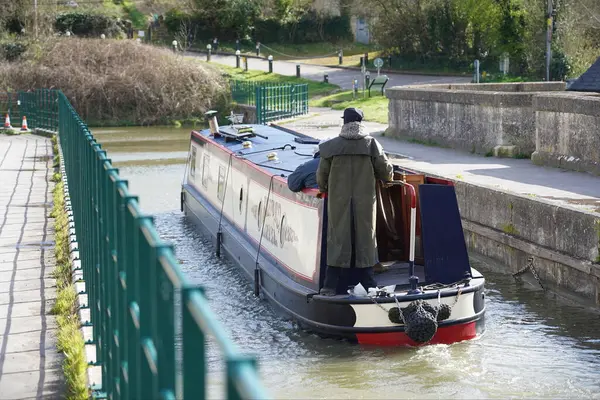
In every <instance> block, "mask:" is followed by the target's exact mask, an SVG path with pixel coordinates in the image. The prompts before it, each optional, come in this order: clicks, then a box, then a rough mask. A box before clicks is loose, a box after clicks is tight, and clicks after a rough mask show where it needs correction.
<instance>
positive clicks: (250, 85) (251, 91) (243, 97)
mask: <svg viewBox="0 0 600 400" xmlns="http://www.w3.org/2000/svg"><path fill="white" fill-rule="evenodd" d="M265 84H268V82H254V81H237V80H231V81H229V87H230V88H231V97H232V99H233V101H235V102H236V103H238V104H247V105H250V106H254V105H256V88H257V87H258V86H260V85H265Z"/></svg>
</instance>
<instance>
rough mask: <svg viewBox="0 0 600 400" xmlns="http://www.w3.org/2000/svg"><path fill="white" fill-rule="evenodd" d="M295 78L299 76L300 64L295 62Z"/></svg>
mask: <svg viewBox="0 0 600 400" xmlns="http://www.w3.org/2000/svg"><path fill="white" fill-rule="evenodd" d="M296 78H300V64H296Z"/></svg>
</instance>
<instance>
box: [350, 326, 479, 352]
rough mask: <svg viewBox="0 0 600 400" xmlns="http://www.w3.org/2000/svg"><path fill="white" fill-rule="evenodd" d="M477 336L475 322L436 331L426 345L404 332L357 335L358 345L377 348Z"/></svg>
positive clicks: (448, 341)
mask: <svg viewBox="0 0 600 400" xmlns="http://www.w3.org/2000/svg"><path fill="white" fill-rule="evenodd" d="M475 336H477V331H476V329H475V321H473V322H468V323H466V324H460V325H451V326H444V327H441V328H439V329H438V331H437V332H436V334H435V336H434V337H433V339H431V341H429V342H427V343H424V344H423V343H416V342H414V341H412V340H411V339H410V338H409V337H408V336H407V335H406V333H404V332H386V333H357V334H356V338H357V339H358V343H360V344H375V345H379V346H423V345H430V344H451V343H456V342H460V341H463V340H469V339H473V338H474V337H475Z"/></svg>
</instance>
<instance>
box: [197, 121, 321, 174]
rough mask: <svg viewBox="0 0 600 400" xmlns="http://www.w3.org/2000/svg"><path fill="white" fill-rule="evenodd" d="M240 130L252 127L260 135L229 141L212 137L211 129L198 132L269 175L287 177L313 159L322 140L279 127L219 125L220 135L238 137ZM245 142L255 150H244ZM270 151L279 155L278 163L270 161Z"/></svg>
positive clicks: (224, 138) (222, 137)
mask: <svg viewBox="0 0 600 400" xmlns="http://www.w3.org/2000/svg"><path fill="white" fill-rule="evenodd" d="M241 127H251V128H252V129H253V131H254V133H256V134H258V135H260V136H254V137H251V138H241V139H239V140H236V139H234V140H228V139H227V138H226V137H225V136H220V137H211V136H210V130H209V129H205V130H202V131H200V132H199V133H200V134H201V135H203V136H206V137H210V139H211V140H213V141H214V142H216V143H217V144H219V145H220V146H223V147H225V148H227V149H228V150H230V151H232V152H233V153H235V154H236V155H237V156H239V157H243V158H244V159H246V160H248V161H250V162H252V163H254V164H256V165H258V166H259V167H261V168H263V169H265V170H266V171H268V172H269V173H271V174H274V175H284V176H286V177H287V176H288V175H290V174H291V173H292V172H294V170H295V169H296V168H297V167H298V166H299V165H301V164H303V163H305V162H307V161H310V160H312V159H313V158H314V156H313V150H314V148H315V146H317V145H318V143H319V139H315V138H312V137H310V136H306V135H302V134H301V133H298V132H294V131H292V130H288V129H285V128H283V127H279V126H276V125H275V126H270V125H255V124H244V125H226V126H220V127H219V132H221V133H224V134H234V135H235V134H236V133H237V131H236V129H238V128H241ZM261 136H262V137H261ZM246 140H247V141H249V142H251V143H252V147H251V148H249V149H245V148H244V146H243V144H242V143H243V142H244V141H246ZM284 146H285V147H284ZM271 152H275V153H277V158H278V160H276V161H269V160H268V159H267V154H269V153H271Z"/></svg>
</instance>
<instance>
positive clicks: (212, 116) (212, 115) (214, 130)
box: [204, 110, 219, 136]
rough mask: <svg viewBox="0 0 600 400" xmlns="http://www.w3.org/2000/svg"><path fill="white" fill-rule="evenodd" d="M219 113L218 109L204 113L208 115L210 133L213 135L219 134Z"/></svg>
mask: <svg viewBox="0 0 600 400" xmlns="http://www.w3.org/2000/svg"><path fill="white" fill-rule="evenodd" d="M217 113H218V111H215V110H209V111H207V112H206V113H204V115H206V119H207V120H208V126H209V128H210V134H211V135H213V136H219V123H218V122H217Z"/></svg>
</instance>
